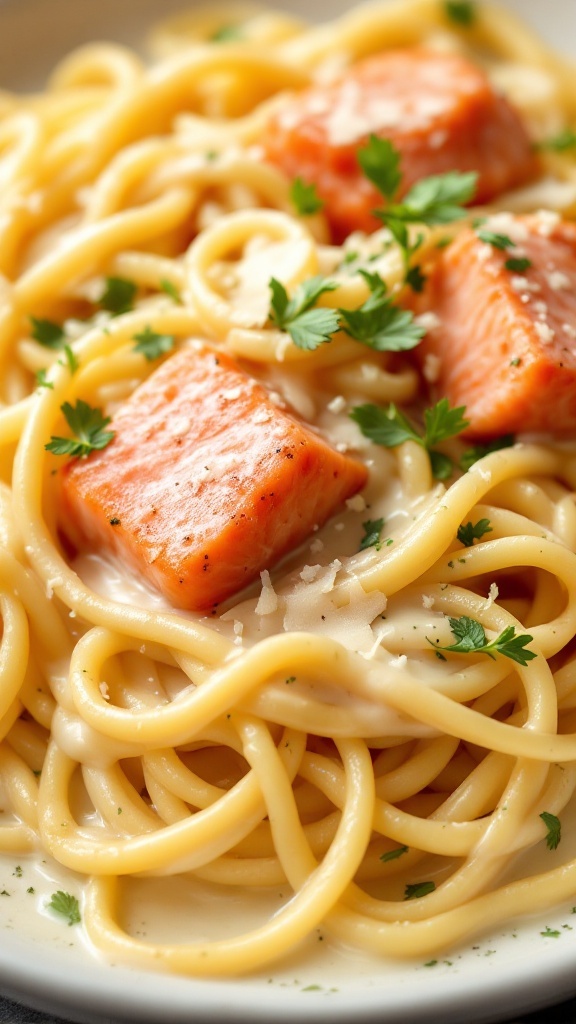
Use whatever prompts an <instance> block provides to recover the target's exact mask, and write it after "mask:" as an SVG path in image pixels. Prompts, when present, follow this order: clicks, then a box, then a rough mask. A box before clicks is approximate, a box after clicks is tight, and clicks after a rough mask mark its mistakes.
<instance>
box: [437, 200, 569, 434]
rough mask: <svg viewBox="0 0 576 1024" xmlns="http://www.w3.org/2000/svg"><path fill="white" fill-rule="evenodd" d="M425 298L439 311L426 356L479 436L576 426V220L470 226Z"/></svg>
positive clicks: (538, 218) (503, 219)
mask: <svg viewBox="0 0 576 1024" xmlns="http://www.w3.org/2000/svg"><path fill="white" fill-rule="evenodd" d="M492 237H493V240H495V241H496V243H497V244H496V245H495V244H491V243H490V242H486V241H482V238H485V239H486V238H489V239H490V238H492ZM505 239H508V241H509V242H512V243H513V245H512V246H509V245H507V246H505V247H501V248H498V245H500V246H503V242H504V240H505ZM420 302H423V303H424V304H425V306H426V308H427V309H428V310H429V311H431V312H432V313H433V314H434V315H433V317H432V318H429V320H430V321H431V329H430V330H429V331H428V333H427V335H426V336H425V338H424V339H423V341H422V342H421V345H420V347H419V349H418V357H419V359H421V360H422V361H423V365H424V366H425V368H426V367H427V368H428V371H430V367H431V366H432V367H433V369H434V373H433V376H434V377H435V378H436V387H437V388H438V391H439V393H441V394H442V395H445V396H446V397H447V398H448V399H449V401H450V403H451V404H452V405H456V406H459V405H465V406H466V418H467V419H468V420H470V426H469V428H468V430H467V433H468V434H469V435H475V436H478V437H485V438H490V437H496V436H498V435H500V434H507V433H510V432H512V433H517V432H519V431H522V432H534V431H538V432H540V431H545V432H546V433H551V434H556V435H566V434H573V433H574V431H576V225H575V224H573V223H567V222H563V221H561V220H560V218H559V217H558V216H557V215H556V214H553V213H545V212H543V213H540V214H534V215H530V216H525V217H513V216H511V215H510V214H498V215H496V216H495V217H493V218H491V219H490V220H488V221H487V222H486V223H485V224H483V225H482V226H481V227H480V228H478V229H477V231H473V230H472V229H468V228H466V229H465V230H463V231H462V233H461V234H460V235H459V236H458V238H457V239H456V240H455V241H454V242H453V243H452V244H451V245H450V246H448V248H446V249H444V250H443V251H442V253H441V255H440V257H439V259H438V262H437V264H436V266H435V269H434V271H433V273H432V274H431V276H430V279H429V282H428V288H427V293H426V295H425V296H424V297H423V298H422V297H421V298H420ZM428 375H429V373H428Z"/></svg>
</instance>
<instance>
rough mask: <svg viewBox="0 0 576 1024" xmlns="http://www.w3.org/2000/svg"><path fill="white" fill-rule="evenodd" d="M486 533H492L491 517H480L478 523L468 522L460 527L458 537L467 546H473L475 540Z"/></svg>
mask: <svg viewBox="0 0 576 1024" xmlns="http://www.w3.org/2000/svg"><path fill="white" fill-rule="evenodd" d="M485 533H492V527H491V526H490V520H489V519H479V520H478V522H477V523H472V522H468V523H466V525H464V524H463V525H462V526H459V527H458V532H457V534H456V537H457V538H458V540H459V541H460V543H461V544H463V545H464V547H466V548H471V547H472V545H473V544H474V541H475V540H480V538H481V537H483V536H484V534H485Z"/></svg>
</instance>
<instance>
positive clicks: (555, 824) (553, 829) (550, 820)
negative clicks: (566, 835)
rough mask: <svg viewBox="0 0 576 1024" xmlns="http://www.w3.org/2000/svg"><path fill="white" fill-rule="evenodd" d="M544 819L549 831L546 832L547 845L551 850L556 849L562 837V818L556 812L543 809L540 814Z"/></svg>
mask: <svg viewBox="0 0 576 1024" xmlns="http://www.w3.org/2000/svg"><path fill="white" fill-rule="evenodd" d="M540 817H541V818H542V821H543V822H544V824H545V825H546V828H547V829H548V832H547V833H546V846H547V847H548V849H549V850H555V849H556V848H557V846H559V844H560V840H561V838H562V835H561V833H562V826H561V824H560V819H559V818H557V817H556V815H555V814H550V813H549V812H548V811H542V814H541V815H540Z"/></svg>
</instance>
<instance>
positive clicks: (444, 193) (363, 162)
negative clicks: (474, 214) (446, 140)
mask: <svg viewBox="0 0 576 1024" xmlns="http://www.w3.org/2000/svg"><path fill="white" fill-rule="evenodd" d="M358 162H359V164H360V166H361V168H362V170H363V172H364V174H365V176H366V177H367V178H368V179H369V181H371V182H372V184H373V185H375V186H376V188H377V189H378V191H379V192H380V193H381V194H382V195H383V197H384V198H385V200H386V206H385V208H384V209H383V210H375V211H374V214H375V216H376V217H378V218H379V219H380V220H381V221H382V222H383V224H385V225H386V227H387V228H388V230H389V231H390V232H391V234H392V236H393V238H394V239H395V241H396V242H397V243H398V245H399V246H400V249H401V250H402V256H403V259H404V264H405V267H406V274H405V283H406V284H408V285H409V286H410V287H411V288H412V289H413V290H414V291H416V292H421V291H422V289H423V287H424V284H425V282H426V277H425V275H424V274H423V273H422V270H421V268H420V267H419V266H418V265H416V266H413V267H411V266H410V258H411V256H412V255H413V254H414V253H415V252H416V251H417V249H419V248H420V246H421V245H422V242H423V240H424V236H423V235H422V234H419V235H418V236H417V238H416V239H415V241H414V242H410V238H409V234H408V228H407V225H408V224H427V225H428V226H433V225H435V224H449V223H450V222H451V221H454V220H458V219H459V218H460V217H462V216H463V215H464V210H463V205H464V204H466V203H468V202H470V200H471V199H472V198H473V197H474V193H475V191H476V182H477V180H478V175H477V174H476V172H474V171H470V172H466V173H461V172H460V171H448V173H446V174H437V175H432V176H431V177H429V178H423V179H422V180H420V181H417V182H416V184H415V185H413V186H412V188H410V189H409V190H408V192H407V194H406V195H405V196H404V199H403V201H402V202H400V203H396V202H394V198H395V196H396V194H397V192H398V190H399V188H400V185H401V183H402V172H401V170H400V164H401V156H400V153H399V152H398V150H397V149H396V148H395V146H394V145H393V144H392V143H391V142H390V140H389V139H382V138H379V137H378V136H377V135H371V136H370V138H369V140H368V143H367V145H366V146H363V147H362V148H360V149H359V150H358Z"/></svg>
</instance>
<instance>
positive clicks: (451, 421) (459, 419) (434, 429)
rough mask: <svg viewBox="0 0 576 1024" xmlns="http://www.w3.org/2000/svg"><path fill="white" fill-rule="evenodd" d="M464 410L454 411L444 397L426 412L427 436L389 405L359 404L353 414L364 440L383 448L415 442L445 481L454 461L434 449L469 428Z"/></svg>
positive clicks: (438, 477)
mask: <svg viewBox="0 0 576 1024" xmlns="http://www.w3.org/2000/svg"><path fill="white" fill-rule="evenodd" d="M464 411H465V407H464V406H463V405H462V406H458V407H457V408H454V409H451V408H450V405H449V403H448V399H447V398H441V399H440V401H439V402H437V403H436V405H435V406H433V407H432V408H431V409H426V410H425V411H424V428H425V429H424V434H423V435H422V434H419V433H418V432H417V431H416V430H415V428H414V427H413V426H412V424H411V423H410V421H409V420H408V419H407V418H406V416H404V413H402V412H400V410H399V409H398V408H397V407H396V406H395V405H394V403H392V402H391V403H390V405H389V406H388V408H387V409H383V408H381V407H380V406H378V405H372V404H370V403H368V404H366V405H357V406H355V408H354V409H352V411H351V413H350V417H351V419H353V420H354V421H355V422H356V423H357V424H358V426H359V427H360V430H361V431H362V433H363V434H364V436H365V437H369V438H370V440H371V441H374V443H375V444H380V445H382V446H383V447H384V448H395V447H396V446H397V445H399V444H403V443H404V441H415V442H416V444H419V445H421V446H422V448H425V449H426V450H427V452H428V454H429V456H430V460H431V465H432V472H433V474H434V476H435V478H436V479H437V480H446V479H447V478H448V477H449V476H450V475H451V473H452V471H453V464H452V460H451V459H450V458H449V457H448V456H447V455H444V454H443V453H442V452H438V451H435V450H434V448H433V446H434V445H436V444H439V443H440V442H441V441H445V440H447V439H448V438H450V437H454V436H455V435H456V434H459V433H460V431H461V430H464V428H465V427H467V426H468V421H467V420H465V419H464V418H463V413H464Z"/></svg>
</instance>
